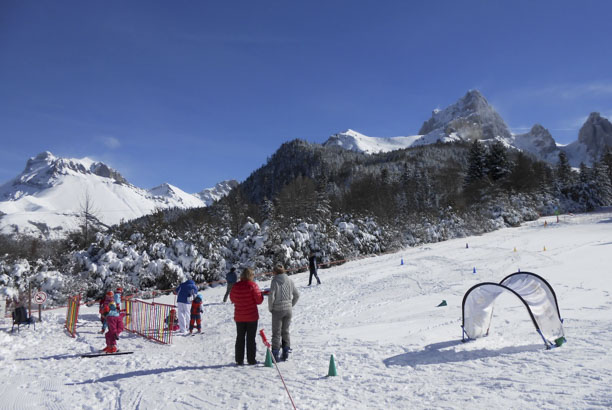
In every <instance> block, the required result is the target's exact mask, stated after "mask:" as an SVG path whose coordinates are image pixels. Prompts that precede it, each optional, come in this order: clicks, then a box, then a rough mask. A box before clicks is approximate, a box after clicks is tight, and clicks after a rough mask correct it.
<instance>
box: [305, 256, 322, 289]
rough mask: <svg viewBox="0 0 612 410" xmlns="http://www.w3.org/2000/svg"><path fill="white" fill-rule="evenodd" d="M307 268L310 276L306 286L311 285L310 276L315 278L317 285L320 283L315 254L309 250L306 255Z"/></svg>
mask: <svg viewBox="0 0 612 410" xmlns="http://www.w3.org/2000/svg"><path fill="white" fill-rule="evenodd" d="M308 268H309V269H310V276H309V278H308V286H310V285H312V277H313V276H314V277H315V278H317V285H320V284H321V280H320V279H319V275H317V269H318V268H319V261H317V255H316V254H315V253H314V252H310V256H309V257H308Z"/></svg>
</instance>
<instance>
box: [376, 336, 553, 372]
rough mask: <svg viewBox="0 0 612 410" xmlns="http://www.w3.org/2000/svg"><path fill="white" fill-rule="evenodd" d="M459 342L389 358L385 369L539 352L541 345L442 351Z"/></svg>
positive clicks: (431, 346)
mask: <svg viewBox="0 0 612 410" xmlns="http://www.w3.org/2000/svg"><path fill="white" fill-rule="evenodd" d="M462 344H463V342H462V341H461V340H450V341H447V342H440V343H433V344H430V345H427V346H425V348H424V349H423V350H421V351H416V352H407V353H402V354H400V355H397V356H393V357H389V358H388V359H385V360H383V363H384V364H385V366H387V367H391V366H411V367H414V366H418V365H428V364H442V363H454V362H467V361H471V360H479V359H485V358H487V357H497V356H504V355H510V354H517V353H523V352H534V351H541V350H542V349H543V348H542V345H541V344H532V345H523V346H508V347H504V348H501V349H497V350H490V349H478V350H463V351H455V350H454V349H451V350H442V349H446V348H449V347H453V346H459V345H462Z"/></svg>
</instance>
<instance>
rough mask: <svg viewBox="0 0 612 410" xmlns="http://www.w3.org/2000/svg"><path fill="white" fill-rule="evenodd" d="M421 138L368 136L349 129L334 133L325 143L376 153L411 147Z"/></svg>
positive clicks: (351, 149)
mask: <svg viewBox="0 0 612 410" xmlns="http://www.w3.org/2000/svg"><path fill="white" fill-rule="evenodd" d="M420 138H421V136H420V135H414V136H411V137H386V138H385V137H368V136H367V135H363V134H360V133H359V132H357V131H353V130H351V129H348V130H346V131H344V132H340V133H338V134H334V135H332V136H331V137H329V139H328V140H327V141H325V142H324V143H323V145H324V146H338V147H341V148H344V149H346V150H348V151H356V152H364V153H366V154H375V153H378V152H389V151H395V150H397V149H403V148H408V147H411V146H412V145H413V144H414V143H415V142H416V141H418V140H419V139H420Z"/></svg>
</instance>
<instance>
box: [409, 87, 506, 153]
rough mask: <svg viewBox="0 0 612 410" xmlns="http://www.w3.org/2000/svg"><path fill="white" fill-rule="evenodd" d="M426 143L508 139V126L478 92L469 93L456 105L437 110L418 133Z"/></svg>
mask: <svg viewBox="0 0 612 410" xmlns="http://www.w3.org/2000/svg"><path fill="white" fill-rule="evenodd" d="M419 134H421V135H423V136H424V137H423V139H424V140H426V141H430V140H434V141H435V140H439V141H448V140H449V139H450V140H453V139H456V138H460V139H463V140H466V141H472V140H475V139H478V140H487V139H495V138H509V137H510V136H511V133H510V130H509V129H508V126H507V125H506V123H505V122H504V120H503V119H502V117H501V116H500V115H499V114H498V113H497V111H495V109H494V108H493V107H492V106H491V105H490V104H489V102H488V101H487V99H486V98H485V97H484V96H483V95H482V94H481V93H480V91H478V90H470V91H468V92H467V93H466V94H465V95H464V96H463V97H462V98H460V99H459V100H457V102H456V103H454V104H452V105H450V106H448V107H447V108H445V109H443V110H434V111H433V112H432V115H431V118H430V119H429V120H427V121H425V122H424V123H423V126H422V127H421V129H420V130H419Z"/></svg>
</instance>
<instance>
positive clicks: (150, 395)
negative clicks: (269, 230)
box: [0, 212, 612, 409]
mask: <svg viewBox="0 0 612 410" xmlns="http://www.w3.org/2000/svg"><path fill="white" fill-rule="evenodd" d="M544 221H547V225H546V226H545V225H544ZM466 244H468V245H469V247H468V248H466ZM515 248H516V251H514V249H515ZM544 248H545V249H546V250H544ZM611 255H612V212H602V213H595V214H586V215H576V216H566V217H563V218H562V220H561V222H560V223H559V224H557V223H554V218H546V219H540V220H538V221H535V222H532V223H529V224H526V225H524V226H521V227H519V228H507V229H502V230H500V231H497V232H493V233H490V234H487V235H483V236H477V237H470V238H464V239H458V240H451V241H447V242H443V243H438V244H431V245H427V246H422V247H418V248H410V249H406V250H404V251H402V252H399V253H396V254H390V255H384V256H379V257H372V258H367V259H362V260H357V261H353V262H350V263H346V264H344V265H342V266H337V267H334V268H331V269H324V270H321V271H320V272H319V273H320V275H319V276H320V278H321V280H322V282H323V284H322V285H320V286H315V285H313V286H311V287H308V286H307V281H308V273H301V274H297V275H294V276H292V278H293V279H294V281H295V282H296V284H297V286H298V288H299V290H300V292H301V298H300V301H299V303H298V304H297V306H296V307H295V309H294V320H293V324H292V332H291V335H292V347H293V350H294V352H293V355H292V356H291V358H290V361H289V362H285V363H281V364H279V366H280V369H281V371H282V374H283V376H284V378H285V381H286V383H287V386H288V388H289V391H290V393H291V395H292V397H293V399H294V401H295V403H296V406H297V408H299V409H355V408H379V409H389V408H417V409H418V408H447V409H449V408H451V409H452V408H456V409H461V408H482V409H485V408H487V409H489V408H517V409H519V408H520V409H523V408H538V409H542V408H550V409H557V408H572V409H578V408H609V407H612V391H611V390H610V384H611V383H612V360H610V357H609V352H610V351H611V350H612V312H611V311H612V297H611V292H612V281H611V280H610V262H611V261H612V256H611ZM402 260H403V262H404V263H403V264H401V261H402ZM474 268H476V273H473V272H474ZM518 269H520V270H521V271H523V272H524V271H530V272H534V273H537V274H539V275H541V276H543V277H544V278H545V279H547V280H548V281H549V283H550V284H551V285H552V287H553V289H554V290H555V291H556V294H557V297H558V301H559V307H560V310H561V315H562V317H563V318H564V319H565V332H566V338H567V343H566V344H565V345H563V346H562V347H560V348H556V349H552V350H545V348H544V343H543V342H542V339H541V338H540V336H539V335H538V334H537V333H536V331H535V330H534V327H533V324H532V322H531V320H530V318H529V316H528V314H527V312H526V310H525V308H524V307H523V306H522V304H521V303H520V302H519V301H518V300H515V298H512V297H510V296H511V295H504V296H502V297H500V299H499V300H498V302H497V303H496V305H495V313H494V317H493V321H492V325H491V334H490V335H489V336H488V337H486V338H483V339H479V340H476V341H471V342H469V343H461V341H460V339H461V328H460V325H461V302H462V298H463V295H464V293H465V292H466V291H467V290H468V289H469V288H470V287H471V286H472V285H474V284H476V283H479V282H482V281H493V282H499V281H500V280H501V279H502V278H504V277H505V276H506V275H508V274H510V273H513V272H516V271H517V270H518ZM268 284H269V282H260V286H261V287H262V288H263V287H266V286H267V285H268ZM224 292H225V288H224V287H218V288H215V289H209V290H206V291H204V292H203V295H204V304H205V306H204V316H203V317H204V320H203V325H204V329H203V330H204V334H203V335H198V336H182V337H181V336H177V337H175V338H174V341H173V345H172V346H165V345H160V344H156V343H153V342H149V341H146V340H144V339H143V338H141V337H138V336H135V335H131V334H129V333H123V334H122V336H121V339H120V340H119V349H121V350H133V351H134V352H135V353H134V354H132V355H125V356H114V357H112V356H111V357H101V358H96V359H84V358H80V357H79V354H80V353H83V352H89V351H92V350H96V349H100V348H102V347H104V338H103V336H102V335H100V334H99V333H97V331H98V330H99V322H98V316H97V312H96V308H95V307H92V308H82V309H81V312H80V316H79V325H78V337H77V338H75V339H72V338H70V337H69V336H67V334H66V333H65V332H64V330H63V328H62V327H63V324H64V315H65V313H64V312H63V311H53V313H45V314H44V316H43V322H42V323H40V324H37V326H36V330H35V331H34V330H33V329H27V328H25V329H22V331H21V332H20V333H19V334H17V333H15V334H12V335H11V334H10V333H8V332H9V331H10V323H8V322H5V323H4V324H3V325H2V326H1V329H2V330H1V331H0V343H1V344H0V362H1V363H2V366H1V368H0V397H1V403H0V407H1V408H5V409H22V408H23V409H25V408H36V409H40V408H47V409H72V408H85V409H108V408H111V409H155V408H165V409H185V408H222V409H225V408H234V409H235V408H240V409H270V408H278V409H281V408H282V409H286V408H291V404H290V401H289V399H288V397H287V394H286V392H285V391H284V389H283V385H282V383H281V381H280V378H279V376H278V374H277V372H276V370H275V369H273V368H267V367H264V366H263V365H262V364H260V365H258V366H255V367H252V366H244V367H236V366H234V365H233V362H234V338H235V325H234V322H233V319H232V318H233V306H232V305H231V304H230V303H226V304H223V303H221V300H222V297H223V294H224ZM163 300H164V301H166V302H170V303H172V302H173V296H167V297H165V298H164V299H163ZM442 300H446V301H447V303H448V306H445V307H436V306H437V305H438V304H439V303H440V302H441V301H442ZM266 302H267V301H264V304H263V305H262V306H261V307H260V316H261V317H260V325H259V327H260V328H263V329H265V330H266V332H267V333H268V336H270V323H271V317H270V314H269V313H268V311H267V308H266V305H265V303H266ZM331 354H334V355H335V357H336V364H337V370H338V376H336V377H326V375H327V372H328V366H329V358H330V355H331ZM264 358H265V349H264V347H263V344H262V343H261V342H260V341H259V340H258V360H259V361H260V362H263V361H264Z"/></svg>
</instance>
